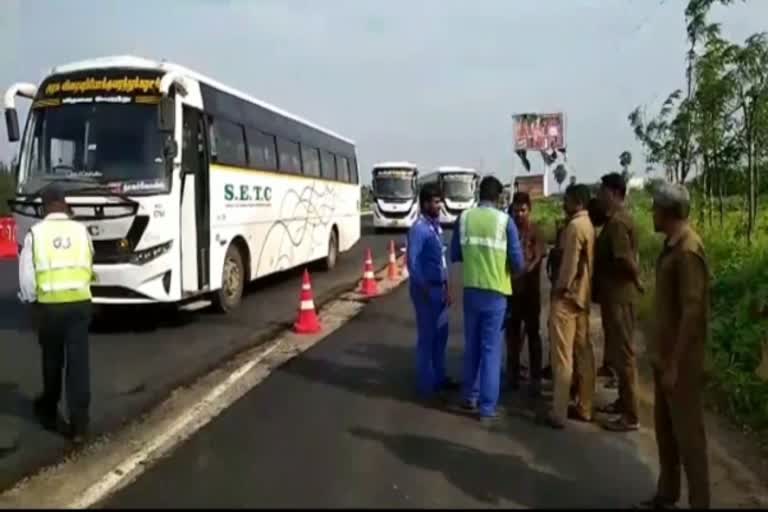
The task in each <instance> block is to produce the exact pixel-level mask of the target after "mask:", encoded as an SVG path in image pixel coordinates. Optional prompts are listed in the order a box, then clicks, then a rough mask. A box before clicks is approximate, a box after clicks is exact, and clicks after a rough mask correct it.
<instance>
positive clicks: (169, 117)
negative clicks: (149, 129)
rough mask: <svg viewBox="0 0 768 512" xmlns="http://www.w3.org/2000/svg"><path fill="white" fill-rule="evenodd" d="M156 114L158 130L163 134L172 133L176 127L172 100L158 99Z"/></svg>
mask: <svg viewBox="0 0 768 512" xmlns="http://www.w3.org/2000/svg"><path fill="white" fill-rule="evenodd" d="M157 114H158V115H157V121H158V129H159V130H160V131H161V132H163V133H173V130H174V128H175V126H176V123H175V122H174V120H175V114H176V105H175V103H174V101H173V98H170V97H168V96H163V97H162V98H161V99H160V104H159V105H158V109H157Z"/></svg>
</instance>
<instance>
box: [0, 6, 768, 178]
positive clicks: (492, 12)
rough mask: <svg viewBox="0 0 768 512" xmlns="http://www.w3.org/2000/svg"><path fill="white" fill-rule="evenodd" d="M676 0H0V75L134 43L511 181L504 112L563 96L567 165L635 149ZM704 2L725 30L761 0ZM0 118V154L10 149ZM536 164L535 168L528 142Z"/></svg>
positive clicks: (756, 21)
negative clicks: (632, 116)
mask: <svg viewBox="0 0 768 512" xmlns="http://www.w3.org/2000/svg"><path fill="white" fill-rule="evenodd" d="M683 9H684V1H683V0H666V1H662V0H109V1H104V0H0V88H2V89H3V90H4V89H5V87H7V86H8V85H10V84H11V83H13V82H15V81H33V82H39V81H40V80H41V79H42V78H43V76H44V74H45V73H46V72H47V71H48V70H49V69H50V68H51V67H52V66H54V65H57V64H62V63H66V62H71V61H76V60H80V59H84V58H90V57H96V56H104V55H115V54H134V55H138V56H144V57H148V58H156V59H160V58H165V59H168V60H172V61H175V62H178V63H179V64H183V65H185V66H187V67H191V68H193V69H197V70H199V71H200V72H202V73H204V74H207V75H209V76H211V77H213V78H216V79H218V80H219V81H221V82H224V83H226V84H229V85H231V86H233V87H236V88H238V89H241V90H243V91H245V92H247V93H249V94H251V95H253V96H256V97H258V98H261V99H263V100H265V101H268V102H270V103H272V104H275V105H278V106H280V107H282V108H284V109H285V110H288V111H290V112H293V113H295V114H298V115H300V116H302V117H305V118H307V119H310V120H312V121H314V122H316V123H318V124H321V125H323V126H327V127H328V128H331V129H333V130H334V131H336V132H339V133H341V134H343V135H346V136H348V137H350V138H352V139H354V140H355V141H357V143H358V155H359V161H360V168H361V174H362V176H363V179H364V180H365V181H364V182H368V181H369V177H370V170H369V169H370V166H371V165H372V164H373V163H375V162H377V161H381V160H401V159H407V160H412V161H415V162H417V163H419V164H420V165H421V166H423V167H424V168H429V167H434V166H436V165H441V164H446V165H448V164H457V165H467V166H476V167H479V168H481V169H482V170H483V171H484V172H494V173H496V174H497V175H498V176H500V177H502V178H503V180H504V181H505V182H506V181H509V179H510V178H511V176H512V175H513V174H518V173H522V172H524V171H523V167H522V164H521V163H520V162H519V160H518V159H517V157H516V156H515V155H514V153H513V150H512V121H511V118H510V115H511V114H512V113H514V112H531V111H545V112H548V111H563V112H565V113H566V115H567V120H568V127H567V128H568V140H567V143H568V155H569V163H570V164H571V166H572V169H573V170H574V171H575V173H576V175H577V176H578V177H579V180H580V181H581V180H584V181H592V180H594V179H596V178H597V177H599V176H600V175H601V174H603V173H604V172H606V171H609V170H615V169H616V168H617V167H618V163H617V160H618V155H619V153H620V152H621V151H622V150H624V149H629V150H631V151H632V153H633V155H634V156H635V162H636V164H635V167H636V170H637V171H640V172H641V171H642V169H643V168H644V164H643V163H642V150H641V148H640V147H639V146H638V145H637V143H636V142H635V140H634V138H633V136H632V132H631V131H630V129H629V127H628V124H627V120H626V118H627V114H628V113H629V112H630V111H631V110H632V109H633V108H634V107H635V106H637V105H641V104H649V105H652V106H656V105H658V103H659V102H660V101H662V100H663V99H664V98H665V97H666V95H667V94H668V93H669V92H671V91H672V90H673V89H675V88H677V87H681V86H682V83H683V66H684V62H683V59H684V55H685V32H684V24H683ZM713 14H714V16H713V17H714V18H715V19H717V20H718V21H721V22H722V23H723V28H724V32H725V33H726V34H727V35H729V36H732V37H734V38H736V39H738V40H742V39H744V38H745V37H746V36H747V35H749V34H751V33H753V32H756V31H760V30H765V29H767V28H768V22H766V20H768V0H748V1H747V3H746V4H743V5H742V4H738V5H735V6H732V7H729V8H727V9H723V8H717V9H716V10H715V11H714V13H713ZM6 140H7V139H6V136H5V129H4V128H2V129H0V159H4V160H8V159H10V157H11V155H12V154H13V153H14V152H15V151H16V148H15V146H11V145H9V144H8V143H7V142H6ZM532 161H533V165H534V172H535V171H537V170H540V169H541V166H542V163H541V159H540V157H539V156H538V155H534V156H533V158H532Z"/></svg>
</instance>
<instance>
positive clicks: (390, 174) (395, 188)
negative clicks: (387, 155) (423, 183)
mask: <svg viewBox="0 0 768 512" xmlns="http://www.w3.org/2000/svg"><path fill="white" fill-rule="evenodd" d="M413 176H414V174H413V171H408V170H385V171H378V172H376V173H375V174H374V177H373V192H374V194H376V196H377V197H380V198H382V199H411V198H412V197H414V196H415V195H416V191H415V189H414V186H413Z"/></svg>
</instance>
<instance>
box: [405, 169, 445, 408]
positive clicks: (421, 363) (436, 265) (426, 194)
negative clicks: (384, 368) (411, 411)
mask: <svg viewBox="0 0 768 512" xmlns="http://www.w3.org/2000/svg"><path fill="white" fill-rule="evenodd" d="M441 202H442V200H441V193H440V188H439V187H438V186H437V184H433V183H430V184H426V185H424V186H423V187H421V191H420V192H419V206H420V209H421V215H419V218H418V219H417V220H416V222H415V223H414V224H413V226H411V229H410V231H409V232H408V252H407V255H408V262H407V264H408V273H409V275H410V278H409V289H410V293H411V301H412V302H413V308H414V310H415V311H416V326H417V330H418V338H417V341H416V373H417V379H416V381H417V389H418V391H419V395H420V396H421V397H422V398H424V399H426V400H429V399H431V398H433V397H434V396H435V393H437V392H440V391H443V390H445V389H448V388H451V387H455V386H456V384H455V383H454V382H453V381H451V380H450V379H448V378H447V377H446V375H445V348H446V344H447V342H448V307H449V306H450V303H451V299H450V296H449V294H448V268H447V265H446V261H445V255H444V253H443V251H444V249H443V239H442V233H443V232H442V229H440V222H439V220H438V219H439V216H440V206H441Z"/></svg>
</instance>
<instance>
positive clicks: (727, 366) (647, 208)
mask: <svg viewBox="0 0 768 512" xmlns="http://www.w3.org/2000/svg"><path fill="white" fill-rule="evenodd" d="M726 207H727V210H726V214H725V218H724V222H723V226H722V227H721V226H720V222H719V220H718V217H717V215H715V216H714V223H713V225H712V226H709V225H708V224H707V223H701V222H700V219H701V216H700V215H699V214H698V212H693V215H692V217H693V219H694V220H693V222H694V225H695V228H696V229H697V230H698V232H699V233H700V234H701V236H702V238H703V240H704V243H705V246H706V250H707V258H708V261H709V265H710V270H711V273H712V314H711V336H710V340H709V342H708V353H707V356H708V357H707V374H708V377H709V378H708V391H709V397H710V398H711V399H713V402H712V403H713V404H714V405H715V406H716V407H717V408H718V409H719V410H720V411H721V412H723V413H725V414H726V415H727V416H728V417H729V418H731V419H732V420H734V421H735V422H737V423H738V424H739V425H742V426H747V427H749V428H751V429H754V430H761V431H765V430H768V383H766V382H763V381H762V380H761V379H759V378H758V377H757V376H756V375H755V368H757V366H758V365H759V364H760V358H761V348H762V343H763V342H764V341H768V314H762V315H761V314H758V312H759V311H765V310H768V271H767V270H766V269H768V214H766V213H763V214H762V215H761V216H760V219H759V224H758V229H757V230H756V236H755V239H754V240H753V242H752V244H751V245H748V244H747V243H746V240H745V239H744V237H743V236H742V233H743V231H744V230H743V225H744V214H743V210H742V208H743V207H742V202H741V201H740V200H739V199H736V198H734V199H729V200H728V201H726ZM629 208H630V211H631V212H632V215H633V217H634V219H635V222H636V225H637V229H638V238H639V249H640V263H641V267H642V269H643V281H644V284H645V288H646V292H645V295H644V296H643V300H642V302H641V304H640V322H641V327H642V328H643V329H644V331H645V332H646V333H648V334H651V333H652V328H651V326H652V323H653V298H654V266H655V262H656V257H657V256H658V254H659V251H660V249H661V244H662V237H661V236H660V235H657V234H655V233H654V232H653V222H652V218H651V201H650V198H649V196H648V195H647V194H646V193H644V192H637V193H634V194H633V195H632V196H631V197H630V206H629ZM533 216H534V219H535V220H537V221H538V222H539V223H540V224H541V225H542V228H543V229H544V230H545V232H546V233H547V234H548V235H547V236H548V237H549V238H550V240H553V239H554V230H555V221H556V220H557V219H559V218H561V217H562V209H561V205H560V202H559V201H558V202H555V201H551V200H540V201H538V202H536V204H535V205H534V210H533Z"/></svg>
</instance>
